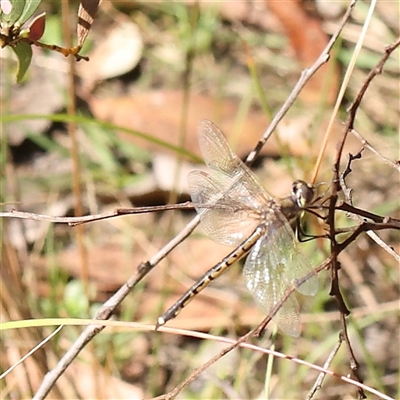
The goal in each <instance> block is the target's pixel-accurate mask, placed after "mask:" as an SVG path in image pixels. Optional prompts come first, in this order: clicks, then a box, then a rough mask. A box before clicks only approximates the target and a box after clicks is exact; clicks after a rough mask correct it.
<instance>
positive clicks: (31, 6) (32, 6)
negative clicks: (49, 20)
mask: <svg viewBox="0 0 400 400" xmlns="http://www.w3.org/2000/svg"><path fill="white" fill-rule="evenodd" d="M17 1H19V0H17ZM41 2H42V0H25V7H24V10H23V12H22V14H21V16H20V18H19V20H18V22H20V24H21V25H22V24H23V23H24V22H25V21H27V20H28V19H29V18H30V17H31V16H32V15H33V13H34V12H35V11H36V10H37V8H38V7H39V5H40V3H41Z"/></svg>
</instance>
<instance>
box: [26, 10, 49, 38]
mask: <svg viewBox="0 0 400 400" xmlns="http://www.w3.org/2000/svg"><path fill="white" fill-rule="evenodd" d="M45 27H46V13H42V14H40V15H38V16H37V17H35V18H34V19H33V20H32V22H31V23H30V25H29V33H28V38H29V39H31V40H34V41H36V40H39V39H40V38H41V37H42V36H43V33H44V29H45Z"/></svg>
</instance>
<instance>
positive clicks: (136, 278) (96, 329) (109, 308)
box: [34, 216, 200, 400]
mask: <svg viewBox="0 0 400 400" xmlns="http://www.w3.org/2000/svg"><path fill="white" fill-rule="evenodd" d="M199 221H200V218H199V216H196V217H195V218H193V220H192V221H191V222H190V223H189V224H187V226H186V227H185V228H184V229H183V230H182V231H181V232H179V234H178V235H177V236H176V237H175V238H174V239H172V240H171V241H170V242H169V243H168V244H167V245H165V246H164V247H163V248H162V249H161V250H160V251H159V252H158V253H157V254H156V255H155V256H154V257H153V258H152V259H151V260H149V261H146V262H144V263H141V264H140V265H138V267H137V270H136V273H135V274H134V275H133V276H132V277H130V278H129V279H128V280H127V282H126V283H125V284H124V285H123V286H122V287H121V288H120V289H119V290H118V291H117V292H116V293H115V294H114V295H113V296H112V297H110V298H109V299H108V300H107V301H106V302H105V303H104V304H103V305H102V306H101V307H100V309H99V311H98V312H97V313H96V316H95V319H98V320H104V319H108V318H110V317H111V315H112V314H113V313H114V311H115V309H116V307H117V306H118V305H119V304H120V303H121V302H122V301H123V300H124V298H125V297H126V296H127V295H128V293H129V292H130V291H131V289H132V288H133V287H134V286H135V285H137V284H138V283H139V282H140V281H141V280H142V279H143V277H145V276H146V275H147V274H148V273H149V272H150V271H151V270H152V269H153V268H154V267H155V266H156V265H157V264H158V263H159V262H160V261H161V260H163V259H164V258H165V257H166V256H167V255H168V254H169V253H170V252H171V251H172V250H173V249H174V248H175V247H176V246H178V244H179V243H181V242H182V241H183V240H184V239H185V238H186V237H187V236H189V235H190V233H191V232H192V231H193V229H195V228H196V226H197V225H198V224H199ZM103 329H104V326H102V325H89V326H88V327H87V328H85V330H84V331H83V332H82V333H81V335H80V336H79V338H78V339H77V340H76V341H75V342H74V344H73V345H72V346H71V348H70V349H69V350H68V351H67V352H66V353H65V355H64V356H63V357H62V359H61V360H60V361H59V362H58V364H57V365H56V367H55V368H53V369H52V370H51V371H50V372H49V373H48V374H47V375H46V376H45V377H44V379H43V382H42V384H41V386H40V387H39V389H38V391H37V392H36V394H35V396H34V400H38V399H44V398H45V396H46V395H47V394H48V393H49V391H50V390H51V388H52V387H53V386H54V384H55V382H56V381H57V379H58V378H59V377H60V376H61V375H62V374H63V372H64V371H65V370H66V369H67V367H68V366H69V365H70V364H71V363H72V361H73V360H74V359H75V358H76V357H77V355H78V354H79V353H80V351H81V350H82V349H83V348H84V347H85V346H86V345H87V344H88V343H89V342H90V341H91V340H92V339H93V338H94V337H95V336H96V335H97V334H98V333H100V332H101V331H102V330H103Z"/></svg>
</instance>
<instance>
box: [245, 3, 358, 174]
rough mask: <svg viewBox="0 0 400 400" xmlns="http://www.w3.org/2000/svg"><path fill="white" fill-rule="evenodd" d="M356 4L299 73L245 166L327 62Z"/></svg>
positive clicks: (249, 163)
mask: <svg viewBox="0 0 400 400" xmlns="http://www.w3.org/2000/svg"><path fill="white" fill-rule="evenodd" d="M356 3H357V0H352V2H351V3H350V5H349V7H348V8H347V11H346V13H345V14H344V16H343V18H342V21H341V23H340V25H339V28H338V30H337V31H336V32H335V34H334V35H333V36H332V37H331V39H330V41H329V43H328V44H327V45H326V47H325V49H324V50H323V51H322V53H321V54H320V56H319V57H318V59H317V60H316V61H315V63H314V64H313V65H312V66H311V67H310V68H306V69H304V70H303V71H302V72H301V74H300V78H299V80H298V81H297V83H296V85H295V87H294V88H293V90H292V92H291V93H290V95H289V97H288V98H287V100H286V101H285V103H284V104H283V106H282V107H281V108H280V110H279V111H278V112H277V114H276V115H275V117H274V118H273V119H272V121H271V123H270V124H269V126H268V128H267V130H266V131H265V132H264V134H263V136H262V138H261V139H260V140H259V141H258V143H257V144H256V146H255V147H254V150H253V151H252V152H251V153H250V154H249V155H248V156H247V158H246V161H245V164H246V165H248V166H251V164H252V163H253V162H254V160H255V158H256V157H257V155H258V153H259V152H260V151H261V149H262V148H263V146H264V144H265V142H266V141H267V140H268V139H269V137H270V136H271V135H272V133H273V131H274V130H275V128H276V126H277V125H278V123H279V122H280V121H281V120H282V118H283V117H284V116H285V114H286V113H287V112H288V110H289V109H290V107H291V106H292V104H293V103H294V102H295V100H296V99H297V97H298V95H299V94H300V92H301V90H302V89H303V87H304V86H305V85H306V83H307V82H308V81H309V80H310V78H311V77H312V76H313V75H314V74H315V73H316V72H317V71H318V69H319V68H321V67H322V65H324V64H325V63H326V62H327V61H328V60H329V52H330V51H331V50H332V47H333V45H334V44H335V43H336V40H337V39H338V37H339V35H340V33H341V32H342V29H343V27H344V26H345V24H346V22H347V20H348V19H349V17H350V14H351V12H352V10H353V8H354V6H355V4H356Z"/></svg>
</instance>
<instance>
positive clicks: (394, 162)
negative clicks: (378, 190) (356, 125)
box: [351, 129, 400, 172]
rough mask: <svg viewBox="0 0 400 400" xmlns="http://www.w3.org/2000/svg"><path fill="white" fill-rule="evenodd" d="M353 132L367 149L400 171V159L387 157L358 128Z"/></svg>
mask: <svg viewBox="0 0 400 400" xmlns="http://www.w3.org/2000/svg"><path fill="white" fill-rule="evenodd" d="M351 133H352V134H353V135H354V136H355V137H356V138H357V139H358V140H359V141H360V142H361V144H362V146H363V147H365V148H366V149H368V150H369V151H371V152H372V153H374V154H375V155H376V156H378V157H379V158H380V159H381V160H382V161H383V162H384V163H385V164H387V165H389V166H390V167H392V168H394V169H397V171H398V172H400V163H399V160H397V161H393V160H391V159H389V158H387V157H385V156H384V155H383V154H382V153H380V152H379V151H378V150H376V149H375V147H373V146H372V145H371V144H370V143H369V142H368V141H367V140H365V139H364V138H363V137H362V136H361V134H360V133H359V132H358V131H357V130H355V129H352V130H351Z"/></svg>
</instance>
